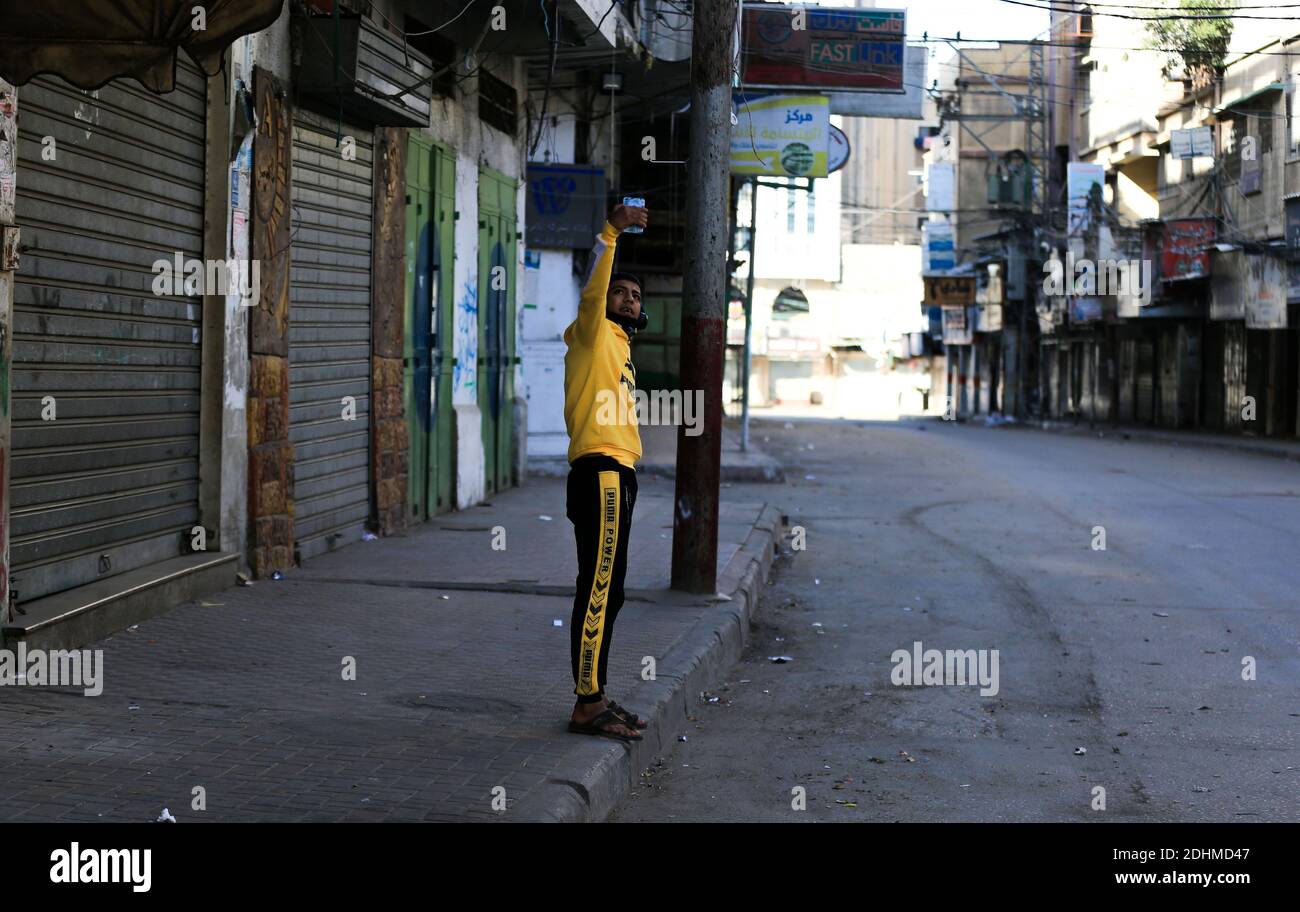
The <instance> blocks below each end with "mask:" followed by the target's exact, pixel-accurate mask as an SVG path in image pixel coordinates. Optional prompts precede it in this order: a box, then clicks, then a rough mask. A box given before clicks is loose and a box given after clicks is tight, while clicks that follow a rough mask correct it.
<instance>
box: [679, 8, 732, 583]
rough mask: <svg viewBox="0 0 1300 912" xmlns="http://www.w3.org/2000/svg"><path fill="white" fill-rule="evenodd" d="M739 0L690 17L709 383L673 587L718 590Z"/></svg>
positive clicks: (693, 277) (698, 255) (697, 263)
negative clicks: (733, 67) (733, 72)
mask: <svg viewBox="0 0 1300 912" xmlns="http://www.w3.org/2000/svg"><path fill="white" fill-rule="evenodd" d="M735 28H736V0H711V2H709V3H697V4H695V14H694V21H693V22H692V26H691V115H690V116H691V121H690V123H691V151H690V162H689V164H688V172H687V175H688V176H687V179H688V181H689V183H688V187H689V192H690V197H689V199H688V200H687V205H686V263H685V274H684V276H683V280H682V335H681V339H682V346H681V356H680V357H681V382H682V394H683V396H690V395H692V394H693V391H694V390H701V391H702V392H703V398H704V414H703V415H702V416H700V418H701V423H702V427H701V428H699V429H698V430H699V431H700V432H699V433H695V434H692V435H688V434H687V433H686V431H687V428H686V425H685V424H684V423H683V424H682V425H681V426H679V427H678V429H677V480H676V492H675V495H674V497H673V567H672V586H673V588H674V589H684V590H686V591H687V592H708V593H712V592H715V591H716V589H717V577H718V571H717V564H718V484H719V480H720V476H721V457H722V364H723V356H724V355H725V354H726V341H727V319H726V317H727V314H726V302H727V246H728V244H727V232H728V231H729V229H730V224H729V222H730V211H729V206H728V205H727V203H728V200H727V181H728V177H729V175H730V167H731V166H730V157H731V156H730V148H731V60H732V50H733V35H734V33H735Z"/></svg>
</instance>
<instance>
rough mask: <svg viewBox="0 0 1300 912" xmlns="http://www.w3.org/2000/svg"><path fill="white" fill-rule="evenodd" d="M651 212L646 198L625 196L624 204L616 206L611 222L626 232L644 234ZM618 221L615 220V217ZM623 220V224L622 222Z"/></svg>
mask: <svg viewBox="0 0 1300 912" xmlns="http://www.w3.org/2000/svg"><path fill="white" fill-rule="evenodd" d="M648 217H649V213H648V211H647V210H646V208H645V200H644V199H642V198H641V197H639V196H625V197H623V205H621V206H616V207H615V208H614V215H613V216H611V217H610V224H612V225H613V226H614V227H615V228H617V229H619V230H620V231H622V232H624V233H626V234H642V233H644V231H645V226H646V223H647V221H648ZM616 218H617V219H618V221H615V219H616ZM620 222H622V224H620Z"/></svg>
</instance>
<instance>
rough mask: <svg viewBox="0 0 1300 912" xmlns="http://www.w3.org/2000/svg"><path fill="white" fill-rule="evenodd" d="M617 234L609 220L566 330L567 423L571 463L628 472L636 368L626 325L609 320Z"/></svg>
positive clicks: (637, 440)
mask: <svg viewBox="0 0 1300 912" xmlns="http://www.w3.org/2000/svg"><path fill="white" fill-rule="evenodd" d="M617 243H618V230H617V229H616V228H615V227H614V226H613V225H611V224H610V223H609V222H606V223H605V227H604V228H603V229H602V230H601V232H600V236H599V237H598V238H597V239H596V246H595V247H594V248H593V249H592V251H591V265H590V267H589V271H588V273H587V281H586V284H585V285H584V286H583V288H582V297H581V298H580V299H579V301H578V319H576V320H574V321H573V322H572V323H570V324H569V326H568V328H566V329H565V330H564V344H565V345H567V346H568V347H569V348H568V351H567V352H565V354H564V425H565V427H566V428H567V429H568V431H569V462H573V461H574V460H575V459H577V458H579V457H580V456H590V455H592V454H593V453H599V454H602V455H605V456H611V457H613V458H614V459H616V460H618V462H619V464H621V465H625V466H627V467H628V468H629V469H634V468H636V461H637V460H638V459H640V458H641V431H640V429H639V428H638V427H637V422H636V406H635V399H634V398H633V394H634V393H635V392H636V369H635V368H634V367H633V366H632V345H631V341H630V340H629V339H628V335H627V333H626V332H625V331H624V329H623V327H621V326H619V325H618V324H617V323H615V322H614V321H613V320H610V319H608V318H607V317H606V316H605V295H606V293H607V292H608V291H609V277H610V274H611V273H612V272H613V271H614V246H615V244H617Z"/></svg>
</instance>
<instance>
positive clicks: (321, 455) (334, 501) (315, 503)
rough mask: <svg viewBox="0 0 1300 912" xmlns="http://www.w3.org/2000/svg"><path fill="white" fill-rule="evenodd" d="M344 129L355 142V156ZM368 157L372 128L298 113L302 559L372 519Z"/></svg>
mask: <svg viewBox="0 0 1300 912" xmlns="http://www.w3.org/2000/svg"><path fill="white" fill-rule="evenodd" d="M340 133H341V135H342V136H344V137H347V136H351V137H353V138H354V139H355V140H356V158H355V160H351V161H349V160H347V159H345V158H344V157H343V155H342V154H341V152H342V149H341V147H339V146H337V145H336V144H335V140H336V137H337V136H339V135H340ZM372 155H373V141H372V136H371V133H370V132H369V131H368V130H364V129H361V128H359V127H352V126H347V125H344V126H342V127H341V128H340V127H338V126H337V125H336V124H335V122H334V121H332V120H330V119H328V118H324V117H320V116H318V115H316V114H314V113H312V112H310V111H306V110H301V109H300V110H299V111H298V112H296V113H295V115H294V125H293V249H292V251H291V255H292V260H291V262H292V264H293V265H292V277H291V282H290V291H289V295H290V298H289V301H290V306H289V439H290V440H291V441H292V442H293V445H294V538H295V540H296V542H297V545H298V552H299V554H300V555H301V556H302V558H303V559H307V558H310V557H313V556H314V555H317V554H320V553H322V552H324V551H328V550H330V549H332V548H335V547H340V546H342V545H345V544H348V543H350V542H353V541H357V540H359V539H360V538H361V534H362V532H363V531H364V530H365V525H366V523H367V521H368V520H369V519H370V480H369V479H370V249H371V247H370V244H371V223H372V221H373V210H372V208H371V196H372V189H371V188H372V185H371V162H372ZM345 396H351V397H353V399H354V400H355V405H354V409H355V418H354V419H351V420H343V418H342V415H343V412H344V401H343V400H344V397H345Z"/></svg>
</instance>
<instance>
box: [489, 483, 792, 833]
mask: <svg viewBox="0 0 1300 912" xmlns="http://www.w3.org/2000/svg"><path fill="white" fill-rule="evenodd" d="M785 525H786V517H785V516H784V514H782V513H781V511H780V510H778V509H777V508H776V507H774V506H772V505H771V504H768V505H767V506H765V507H764V508H763V510H762V512H761V513H760V514H759V517H758V519H757V520H756V521H755V523H754V527H753V528H752V529H751V530H750V532H749V535H748V536H746V538H745V543H744V544H743V545H742V546H741V547H740V550H739V551H737V552H736V553H735V554H734V555H733V556H732V558H731V560H729V561H728V562H727V566H726V567H724V568H723V571H722V573H721V575H720V576H719V577H718V592H719V594H720V595H723V596H726V597H727V598H726V599H723V600H719V601H717V602H715V604H714V610H713V611H710V612H708V613H706V614H705V615H704V616H703V617H702V618H700V620H699V621H697V622H696V623H695V624H694V626H693V627H692V628H691V629H690V630H689V631H688V632H687V633H686V634H685V635H684V636H683V637H682V638H681V639H679V640H678V642H677V645H676V646H674V647H673V649H671V650H670V651H669V652H668V654H667V655H664V656H662V657H661V658H660V660H659V663H658V666H657V671H658V674H657V677H656V679H655V680H654V681H642V682H641V683H640V685H639V686H638V687H637V688H636V689H635V690H634V691H633V693H632V694H630V695H629V697H628V701H627V702H628V703H630V704H631V703H635V705H636V706H637V708H638V709H640V708H641V707H645V710H644V713H643V714H644V715H645V716H646V718H647V719H648V721H649V723H650V727H649V728H647V729H646V730H645V732H644V740H642V741H640V742H637V743H635V744H623V743H621V742H618V741H611V740H608V739H602V738H588V739H586V740H584V741H582V742H581V743H579V744H577V745H575V747H574V749H573V750H572V751H571V752H570V754H569V756H568V757H567V758H566V759H565V760H564V761H563V762H562V763H560V764H559V765H558V766H557V767H556V768H555V770H554V771H553V772H552V773H551V775H550V776H549V777H548V778H547V780H546V782H545V783H543V784H542V785H541V786H538V787H537V788H535V789H533V790H532V791H531V792H530V793H529V794H528V795H527V796H525V797H524V798H523V799H521V800H520V801H519V803H518V804H516V805H514V806H513V807H511V808H510V809H509V811H507V813H506V815H505V818H504V819H505V820H506V821H509V822H512V823H595V822H600V821H602V820H604V819H605V818H606V817H608V816H609V814H610V813H611V812H612V811H613V810H614V808H615V806H617V805H618V803H619V802H620V801H621V800H622V799H623V798H624V797H625V796H626V795H627V794H628V792H629V791H631V789H632V787H633V786H635V785H636V782H637V780H638V778H639V773H640V771H641V770H643V769H645V768H647V767H649V766H650V765H651V764H652V763H653V762H654V760H655V758H656V757H658V756H661V755H662V754H664V753H666V752H668V751H670V750H671V749H672V746H673V744H674V743H676V741H677V736H678V735H679V734H681V733H682V732H683V731H685V730H686V724H687V722H686V716H687V714H688V713H689V711H690V706H691V705H692V702H693V699H694V696H695V695H696V694H698V693H699V692H700V691H701V690H707V689H708V688H709V687H710V686H712V685H713V684H715V683H716V682H717V681H718V680H719V679H720V677H721V675H722V674H723V673H724V672H725V671H726V670H727V669H728V668H730V667H731V666H732V665H733V664H735V662H736V661H737V660H738V659H739V658H740V655H741V653H742V651H743V650H744V648H745V644H746V642H747V641H748V640H749V625H750V620H751V618H752V617H753V615H754V612H755V610H756V609H757V606H758V598H759V595H760V594H761V593H762V591H763V587H764V585H766V583H767V578H768V574H769V573H770V571H771V569H772V561H773V560H774V559H775V556H776V553H777V549H778V548H780V543H781V539H782V536H783V535H784V533H785Z"/></svg>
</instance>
